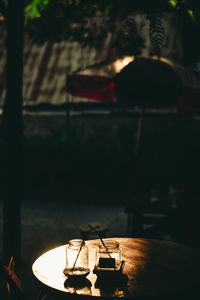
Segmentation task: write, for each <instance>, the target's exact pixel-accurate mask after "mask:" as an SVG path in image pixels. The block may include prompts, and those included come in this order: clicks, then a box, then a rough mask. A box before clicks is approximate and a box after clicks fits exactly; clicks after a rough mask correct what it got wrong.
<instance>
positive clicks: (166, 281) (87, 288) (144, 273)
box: [32, 238, 200, 299]
mask: <svg viewBox="0 0 200 300" xmlns="http://www.w3.org/2000/svg"><path fill="white" fill-rule="evenodd" d="M113 239H114V240H117V241H118V242H119V244H120V247H121V249H122V256H123V259H124V260H125V266H124V270H123V273H124V274H125V275H124V277H123V280H121V281H118V282H115V284H113V283H112V278H110V279H108V278H107V280H106V282H105V285H100V286H99V285H98V281H97V276H96V275H95V274H94V273H93V268H94V265H95V250H96V247H97V245H98V244H99V240H90V241H87V242H86V243H87V245H88V247H89V267H90V270H91V272H90V274H89V275H88V276H87V279H86V281H85V283H84V285H80V286H76V287H74V286H73V285H71V284H69V283H68V280H67V277H65V276H64V274H63V269H64V268H65V260H66V255H65V248H66V245H63V246H60V247H57V248H55V249H52V250H50V251H48V252H46V253H44V254H43V255H41V256H40V257H39V258H38V259H37V260H36V261H35V262H34V263H33V266H32V271H33V274H34V277H35V279H36V282H37V283H38V284H39V287H40V289H41V290H43V291H44V292H45V293H46V294H51V295H53V296H54V297H58V298H59V299H60V298H62V297H63V296H64V297H66V296H67V297H69V296H72V297H75V298H76V297H80V296H82V297H83V298H87V297H88V298H90V299H91V297H96V298H99V297H102V298H106V299H111V298H113V297H115V298H117V297H120V298H121V297H126V298H129V297H131V298H134V299H137V298H140V299H142V298H143V297H144V298H146V297H148V298H152V299H155V297H156V298H157V297H159V299H172V298H173V297H174V298H173V299H178V297H179V296H180V297H181V298H180V299H183V298H184V297H185V299H186V298H187V299H192V298H191V297H192V296H194V295H195V296H196V293H197V292H198V288H199V286H200V275H199V267H200V252H199V250H197V249H193V248H190V247H186V246H183V245H180V244H176V243H173V242H169V241H158V240H150V239H138V238H113ZM126 279H127V280H126ZM84 296H85V297H84ZM160 297H162V298H160ZM165 297H166V298H165ZM168 297H169V298H168Z"/></svg>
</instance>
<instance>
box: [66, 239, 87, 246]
mask: <svg viewBox="0 0 200 300" xmlns="http://www.w3.org/2000/svg"><path fill="white" fill-rule="evenodd" d="M68 243H69V245H70V246H81V244H82V243H83V245H85V241H84V240H83V239H72V240H69V242H68Z"/></svg>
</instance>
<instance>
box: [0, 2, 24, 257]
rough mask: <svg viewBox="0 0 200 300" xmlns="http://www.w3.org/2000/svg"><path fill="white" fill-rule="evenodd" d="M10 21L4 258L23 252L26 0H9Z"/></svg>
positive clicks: (5, 127) (5, 145)
mask: <svg viewBox="0 0 200 300" xmlns="http://www.w3.org/2000/svg"><path fill="white" fill-rule="evenodd" d="M6 25H7V44H6V48H7V66H6V68H7V69H6V99H5V105H4V108H3V124H2V125H3V133H4V150H5V154H4V155H5V190H4V205H3V259H4V262H5V263H8V261H9V260H10V258H11V256H14V261H15V263H18V262H19V261H20V252H21V218H20V217H21V216H20V200H21V144H22V82H23V63H22V61H23V32H24V31H23V28H24V1H23V0H18V1H16V0H9V1H8V15H7V19H6Z"/></svg>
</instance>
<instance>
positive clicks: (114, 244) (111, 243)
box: [98, 240, 119, 249]
mask: <svg viewBox="0 0 200 300" xmlns="http://www.w3.org/2000/svg"><path fill="white" fill-rule="evenodd" d="M103 242H104V244H105V246H106V248H107V249H115V248H119V242H117V241H116V240H104V241H103ZM98 246H99V249H105V247H104V245H103V244H102V242H99V245H98Z"/></svg>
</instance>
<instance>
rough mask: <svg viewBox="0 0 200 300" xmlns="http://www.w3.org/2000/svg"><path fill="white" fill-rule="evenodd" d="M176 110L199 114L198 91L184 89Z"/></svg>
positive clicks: (199, 99) (199, 94)
mask: <svg viewBox="0 0 200 300" xmlns="http://www.w3.org/2000/svg"><path fill="white" fill-rule="evenodd" d="M177 108H178V109H179V110H180V111H187V112H200V89H192V88H185V89H184V91H183V95H182V96H181V99H180V102H179V104H178V106H177Z"/></svg>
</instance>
